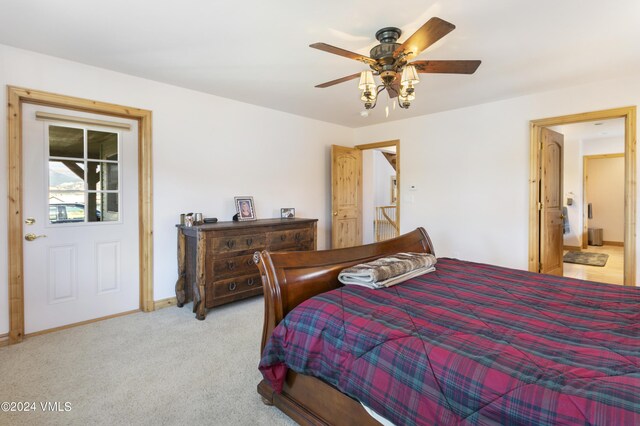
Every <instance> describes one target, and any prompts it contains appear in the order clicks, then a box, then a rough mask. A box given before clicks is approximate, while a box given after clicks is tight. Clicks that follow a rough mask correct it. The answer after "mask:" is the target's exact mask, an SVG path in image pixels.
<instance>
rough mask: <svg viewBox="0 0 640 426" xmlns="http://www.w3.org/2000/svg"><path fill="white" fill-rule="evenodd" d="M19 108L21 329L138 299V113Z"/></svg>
mask: <svg viewBox="0 0 640 426" xmlns="http://www.w3.org/2000/svg"><path fill="white" fill-rule="evenodd" d="M23 108H24V109H23V124H22V131H23V167H24V168H23V170H24V172H23V200H24V201H23V203H24V205H23V212H24V219H25V223H24V225H23V231H24V234H25V239H26V240H27V241H25V243H24V301H25V333H27V334H28V333H34V332H37V331H41V330H46V329H50V328H55V327H60V326H64V325H68V324H74V323H77V322H81V321H86V320H90V319H95V318H101V317H104V316H108V315H113V314H117V313H121V312H126V311H131V310H135V309H138V308H139V304H140V286H139V275H138V268H139V263H138V259H139V255H138V172H137V167H138V128H137V122H136V121H133V120H126V119H121V118H115V117H110V116H99V115H94V114H87V113H81V112H77V111H69V110H63V109H57V108H51V107H43V106H38V105H29V104H25V105H24V106H23ZM39 111H41V112H46V113H54V114H61V115H65V116H73V117H83V118H91V119H96V120H104V121H107V120H108V121H110V122H118V123H125V124H129V125H130V126H131V129H130V130H127V129H123V128H118V127H112V126H109V125H105V126H102V125H101V126H97V125H93V124H79V123H75V122H72V121H67V120H51V119H45V120H43V119H37V118H36V112H39Z"/></svg>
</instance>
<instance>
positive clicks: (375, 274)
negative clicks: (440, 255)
mask: <svg viewBox="0 0 640 426" xmlns="http://www.w3.org/2000/svg"><path fill="white" fill-rule="evenodd" d="M436 262H437V260H436V257H435V256H434V255H432V254H427V253H397V254H394V255H392V256H388V257H382V258H380V259H377V260H374V261H371V262H367V263H361V264H359V265H355V266H352V267H350V268H346V269H343V270H342V271H341V272H340V274H339V275H338V280H339V281H340V282H341V283H343V284H356V285H361V286H365V287H369V288H382V287H390V286H392V285H395V284H398V283H401V282H403V281H406V280H408V279H409V278H413V277H415V276H418V275H422V274H426V273H427V272H432V271H434V270H435V267H434V265H435V264H436Z"/></svg>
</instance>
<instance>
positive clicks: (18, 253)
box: [7, 86, 154, 344]
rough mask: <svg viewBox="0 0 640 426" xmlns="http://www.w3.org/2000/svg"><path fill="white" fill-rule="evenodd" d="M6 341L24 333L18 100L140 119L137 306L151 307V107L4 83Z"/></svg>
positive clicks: (13, 340)
mask: <svg viewBox="0 0 640 426" xmlns="http://www.w3.org/2000/svg"><path fill="white" fill-rule="evenodd" d="M7 101H8V108H7V134H8V148H9V150H8V155H9V157H8V163H9V164H8V165H9V176H8V190H9V200H8V201H9V204H8V206H9V208H8V231H9V235H8V237H9V238H8V244H9V250H8V260H9V344H13V343H19V342H21V341H22V339H23V337H24V275H23V272H24V258H23V251H22V249H23V246H22V243H23V241H22V232H23V229H22V214H23V212H22V187H23V186H22V174H23V173H22V104H24V103H29V104H37V105H45V106H52V107H58V108H65V109H71V110H76V111H83V112H90V113H96V114H101V115H110V116H114V117H122V118H128V119H132V120H137V121H138V208H139V214H138V217H139V218H138V240H139V247H140V248H139V264H140V309H141V310H142V311H144V312H149V311H153V309H154V303H153V192H152V155H151V118H152V114H151V111H148V110H144V109H139V108H131V107H126V106H121V105H115V104H110V103H105V102H98V101H93V100H89V99H82V98H76V97H71V96H64V95H59V94H55V93H49V92H43V91H40V90H31V89H25V88H22V87H15V86H7Z"/></svg>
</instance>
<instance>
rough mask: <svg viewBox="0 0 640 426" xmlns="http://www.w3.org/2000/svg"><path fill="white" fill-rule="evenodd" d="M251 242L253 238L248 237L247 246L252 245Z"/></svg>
mask: <svg viewBox="0 0 640 426" xmlns="http://www.w3.org/2000/svg"><path fill="white" fill-rule="evenodd" d="M251 244H253V238H247V247H251Z"/></svg>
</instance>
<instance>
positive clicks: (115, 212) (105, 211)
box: [87, 192, 120, 222]
mask: <svg viewBox="0 0 640 426" xmlns="http://www.w3.org/2000/svg"><path fill="white" fill-rule="evenodd" d="M88 198H89V203H88V211H89V214H88V216H87V221H89V222H117V221H118V220H120V212H119V202H118V201H119V200H118V194H117V193H114V192H109V193H107V192H90V193H89V197H88Z"/></svg>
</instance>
